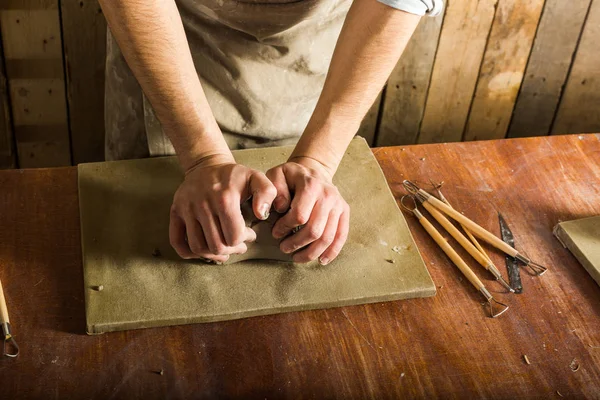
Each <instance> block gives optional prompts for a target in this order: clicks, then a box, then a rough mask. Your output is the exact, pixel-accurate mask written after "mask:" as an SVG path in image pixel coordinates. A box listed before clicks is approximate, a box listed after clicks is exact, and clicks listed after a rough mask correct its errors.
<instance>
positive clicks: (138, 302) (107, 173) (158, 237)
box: [78, 138, 435, 334]
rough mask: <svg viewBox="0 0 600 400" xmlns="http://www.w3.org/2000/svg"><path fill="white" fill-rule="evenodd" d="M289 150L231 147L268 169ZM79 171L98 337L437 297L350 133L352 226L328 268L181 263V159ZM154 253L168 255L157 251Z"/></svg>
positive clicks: (347, 161) (340, 181) (90, 324)
mask: <svg viewBox="0 0 600 400" xmlns="http://www.w3.org/2000/svg"><path fill="white" fill-rule="evenodd" d="M291 150H292V148H291V147H279V148H266V149H255V150H242V151H235V152H234V155H235V158H236V160H237V161H238V162H240V163H242V164H244V165H248V166H250V167H253V168H256V169H259V170H263V171H266V170H267V169H268V168H270V167H272V166H274V165H277V164H279V163H282V162H284V161H285V160H286V159H287V157H288V155H289V154H290V152H291ZM78 173H79V207H80V213H81V244H82V252H83V275H84V286H85V287H84V290H85V308H86V320H87V332H88V333H90V334H97V333H103V332H109V331H118V330H126V329H135V328H148V327H156V326H166V325H180V324H191V323H199V322H212V321H222V320H230V319H236V318H244V317H251V316H257V315H266V314H274V313H281V312H288V311H298V310H309V309H318V308H328V307H336V306H345V305H353V304H363V303H372V302H381V301H390V300H399V299H406V298H413V297H425V296H433V295H434V294H435V286H434V284H433V282H432V280H431V277H430V276H429V273H428V271H427V269H426V268H425V265H424V264H423V261H422V259H421V256H420V254H419V252H418V250H417V248H416V246H415V243H414V241H413V239H412V237H411V234H410V231H409V229H408V226H407V225H406V221H405V220H404V217H403V215H402V213H401V212H400V210H399V209H398V206H397V204H396V201H395V200H394V198H393V196H392V194H391V192H390V189H389V188H388V186H387V183H386V181H385V178H384V176H383V173H382V171H381V169H380V167H379V165H378V163H377V161H376V160H375V157H374V156H373V154H372V152H371V150H370V149H369V147H368V146H367V144H366V142H365V141H364V140H363V139H361V138H357V139H354V140H353V141H352V143H351V145H350V147H349V149H348V152H347V154H346V156H345V157H344V159H343V161H342V164H341V166H340V168H339V171H338V173H337V174H336V176H335V179H334V181H335V183H336V185H337V186H338V188H339V190H340V191H341V193H342V195H343V196H344V198H345V199H346V201H347V202H348V203H349V204H350V207H351V221H350V222H351V228H350V234H349V238H348V241H347V243H346V246H345V247H344V249H343V250H342V253H341V254H340V256H339V257H338V258H337V259H336V260H335V261H333V262H332V263H331V264H329V265H327V266H320V265H319V264H318V263H309V264H292V263H285V262H276V261H258V260H251V261H243V262H240V263H235V264H229V265H210V264H205V263H203V262H199V261H190V260H182V259H180V258H179V257H178V256H177V255H176V253H175V251H174V250H173V249H172V248H171V246H170V245H169V237H168V236H169V235H168V226H169V209H170V206H171V201H172V197H173V193H174V192H175V190H176V189H177V187H178V185H179V183H180V182H181V181H182V179H183V175H182V173H181V171H180V168H179V166H178V163H177V159H176V158H175V157H162V158H151V159H143V160H129V161H113V162H102V163H90V164H82V165H79V167H78ZM395 246H397V248H396V251H393V248H394V247H395ZM155 249H159V251H160V253H161V256H159V257H155V256H153V255H152V253H153V252H154V251H155ZM387 260H394V262H393V263H392V262H389V261H387ZM99 286H102V290H97V289H98V287H99Z"/></svg>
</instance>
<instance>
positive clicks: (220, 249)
mask: <svg viewBox="0 0 600 400" xmlns="http://www.w3.org/2000/svg"><path fill="white" fill-rule="evenodd" d="M210 251H211V252H212V253H213V254H216V255H224V253H225V246H224V245H223V244H221V243H215V244H213V245H212V246H210Z"/></svg>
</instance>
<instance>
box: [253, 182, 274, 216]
mask: <svg viewBox="0 0 600 400" xmlns="http://www.w3.org/2000/svg"><path fill="white" fill-rule="evenodd" d="M248 187H249V188H250V194H251V195H252V210H253V211H254V215H256V217H257V218H259V219H263V220H264V219H267V218H269V211H270V210H271V205H272V204H273V200H275V197H276V196H277V189H276V188H275V186H274V185H273V184H272V183H271V181H270V180H269V179H268V178H267V177H266V176H265V174H263V173H262V172H258V171H255V172H253V173H252V175H250V180H249V182H248Z"/></svg>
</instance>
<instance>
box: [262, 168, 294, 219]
mask: <svg viewBox="0 0 600 400" xmlns="http://www.w3.org/2000/svg"><path fill="white" fill-rule="evenodd" d="M267 178H269V180H270V181H271V182H272V183H273V185H274V186H275V189H276V190H277V197H275V200H274V201H273V207H275V211H277V212H278V213H282V214H283V213H284V212H286V211H287V210H288V208H289V207H290V202H291V198H292V196H291V195H290V189H289V188H288V185H287V181H286V179H285V174H284V173H283V169H282V168H281V167H276V168H273V169H271V170H269V171H268V172H267Z"/></svg>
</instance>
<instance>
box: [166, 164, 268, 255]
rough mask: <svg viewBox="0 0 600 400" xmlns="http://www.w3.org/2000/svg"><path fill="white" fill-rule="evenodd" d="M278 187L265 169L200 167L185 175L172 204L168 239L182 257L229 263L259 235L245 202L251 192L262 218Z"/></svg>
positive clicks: (258, 216)
mask: <svg viewBox="0 0 600 400" xmlns="http://www.w3.org/2000/svg"><path fill="white" fill-rule="evenodd" d="M276 195H277V190H276V189H275V186H274V185H273V184H272V183H271V181H270V180H269V179H268V178H267V177H266V176H265V174H263V173H262V172H260V171H257V170H253V169H251V168H248V167H245V166H243V165H240V164H236V163H235V162H233V161H232V162H225V163H222V164H217V165H210V166H196V167H194V168H193V169H191V170H189V171H188V172H187V173H186V176H185V179H184V181H183V182H182V183H181V185H180V186H179V188H178V189H177V192H175V196H174V197H173V205H172V206H171V224H170V226H169V238H170V241H171V246H173V248H174V249H175V251H177V254H179V256H181V257H182V258H186V259H189V258H206V259H210V260H213V261H218V262H224V261H226V260H227V259H228V258H229V255H230V254H241V253H244V252H246V250H247V247H246V243H245V242H251V241H254V240H255V239H256V234H255V232H254V231H253V230H252V229H250V228H248V227H246V224H245V222H244V218H243V217H242V212H241V208H240V205H241V203H242V202H244V201H246V200H248V199H249V198H250V197H251V196H252V209H253V210H254V214H255V215H256V217H257V218H259V219H266V218H267V217H268V216H269V210H270V209H271V204H272V203H273V200H274V199H275V197H276Z"/></svg>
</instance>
